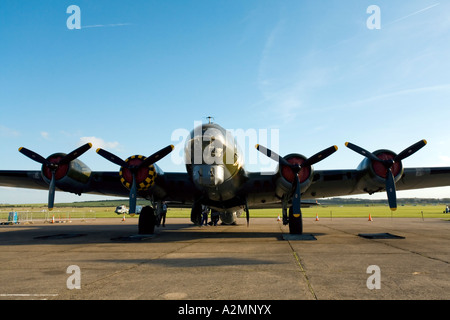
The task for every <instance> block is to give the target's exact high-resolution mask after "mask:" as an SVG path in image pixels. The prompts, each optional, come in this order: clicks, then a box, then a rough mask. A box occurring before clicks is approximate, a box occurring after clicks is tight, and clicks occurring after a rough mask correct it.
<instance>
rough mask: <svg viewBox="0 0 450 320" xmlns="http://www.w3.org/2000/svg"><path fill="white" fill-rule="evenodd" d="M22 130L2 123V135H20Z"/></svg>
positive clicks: (0, 134) (0, 133) (0, 130)
mask: <svg viewBox="0 0 450 320" xmlns="http://www.w3.org/2000/svg"><path fill="white" fill-rule="evenodd" d="M18 136H20V132H19V131H17V130H14V129H11V128H8V127H5V126H2V125H0V137H9V138H11V137H18Z"/></svg>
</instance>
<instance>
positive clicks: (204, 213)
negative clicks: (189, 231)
mask: <svg viewBox="0 0 450 320" xmlns="http://www.w3.org/2000/svg"><path fill="white" fill-rule="evenodd" d="M208 214H209V207H207V206H205V205H202V221H201V222H200V227H201V226H203V223H204V224H205V226H207V225H208Z"/></svg>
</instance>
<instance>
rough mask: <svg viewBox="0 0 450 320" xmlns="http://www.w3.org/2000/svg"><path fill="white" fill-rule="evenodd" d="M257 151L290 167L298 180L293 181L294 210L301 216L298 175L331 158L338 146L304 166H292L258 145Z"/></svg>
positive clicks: (323, 152) (294, 212)
mask: <svg viewBox="0 0 450 320" xmlns="http://www.w3.org/2000/svg"><path fill="white" fill-rule="evenodd" d="M256 149H257V150H258V151H260V152H261V153H263V154H264V155H266V156H268V157H269V158H271V159H272V160H275V161H277V162H279V163H280V164H281V165H283V166H286V167H289V168H290V169H291V171H292V173H293V174H294V176H295V177H297V179H294V180H293V181H292V190H294V193H293V199H292V210H293V214H294V215H299V214H300V213H301V209H300V207H301V187H300V179H299V177H298V173H299V172H300V170H302V168H305V167H309V166H312V165H313V164H316V163H318V162H319V161H322V160H323V159H325V158H327V157H329V156H330V155H332V154H333V153H334V152H336V151H337V149H338V147H337V146H331V147H329V148H326V149H324V150H322V151H320V152H318V153H316V154H315V155H313V156H311V157H310V158H308V159H306V160H305V161H304V162H303V163H302V164H297V163H296V164H292V163H290V162H288V161H287V160H286V159H284V158H283V157H281V156H280V155H278V154H277V153H275V152H273V151H272V150H270V149H268V148H266V147H264V146H261V145H259V144H257V145H256Z"/></svg>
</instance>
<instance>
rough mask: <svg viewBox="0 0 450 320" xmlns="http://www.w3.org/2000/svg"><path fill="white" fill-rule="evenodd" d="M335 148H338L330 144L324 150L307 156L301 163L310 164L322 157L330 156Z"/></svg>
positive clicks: (303, 165) (304, 165) (303, 164)
mask: <svg viewBox="0 0 450 320" xmlns="http://www.w3.org/2000/svg"><path fill="white" fill-rule="evenodd" d="M337 150H338V147H337V146H331V147H329V148H326V149H325V150H322V151H320V152H318V153H316V154H315V155H313V156H312V157H309V158H308V159H307V160H306V161H305V162H303V163H302V167H306V166H311V165H313V164H315V163H317V162H319V161H322V160H323V159H325V158H327V157H329V156H331V155H332V154H333V153H335V152H336V151H337Z"/></svg>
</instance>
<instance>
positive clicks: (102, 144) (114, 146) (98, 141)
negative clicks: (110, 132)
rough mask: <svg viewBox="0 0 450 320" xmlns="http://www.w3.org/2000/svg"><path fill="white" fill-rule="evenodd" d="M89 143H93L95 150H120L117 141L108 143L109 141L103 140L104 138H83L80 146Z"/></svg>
mask: <svg viewBox="0 0 450 320" xmlns="http://www.w3.org/2000/svg"><path fill="white" fill-rule="evenodd" d="M88 142H90V143H92V148H93V149H94V150H96V149H98V148H102V149H105V150H120V144H119V142H117V141H114V142H107V141H105V140H103V139H102V138H97V137H81V138H80V141H79V144H80V145H83V144H86V143H88Z"/></svg>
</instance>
